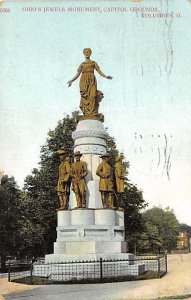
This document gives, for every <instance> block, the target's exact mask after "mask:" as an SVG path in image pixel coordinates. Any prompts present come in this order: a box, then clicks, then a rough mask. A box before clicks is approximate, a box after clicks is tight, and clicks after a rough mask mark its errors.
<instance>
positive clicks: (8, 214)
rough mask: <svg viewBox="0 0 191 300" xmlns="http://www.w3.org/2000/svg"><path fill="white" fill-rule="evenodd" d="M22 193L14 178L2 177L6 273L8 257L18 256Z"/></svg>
mask: <svg viewBox="0 0 191 300" xmlns="http://www.w3.org/2000/svg"><path fill="white" fill-rule="evenodd" d="M20 203H21V191H20V190H19V188H18V186H17V184H16V182H15V180H14V178H13V177H10V178H9V177H8V176H7V175H5V176H3V177H2V180H1V185H0V256H1V269H2V271H5V262H6V257H7V256H8V255H17V250H18V245H19V226H20V225H19V222H20Z"/></svg>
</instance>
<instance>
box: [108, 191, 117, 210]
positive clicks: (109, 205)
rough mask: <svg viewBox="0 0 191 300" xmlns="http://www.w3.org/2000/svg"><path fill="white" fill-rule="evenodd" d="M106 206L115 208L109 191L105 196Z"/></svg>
mask: <svg viewBox="0 0 191 300" xmlns="http://www.w3.org/2000/svg"><path fill="white" fill-rule="evenodd" d="M107 207H108V208H115V207H114V200H113V193H109V195H108V198H107Z"/></svg>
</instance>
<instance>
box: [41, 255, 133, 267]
mask: <svg viewBox="0 0 191 300" xmlns="http://www.w3.org/2000/svg"><path fill="white" fill-rule="evenodd" d="M100 258H102V259H103V260H129V262H128V264H129V265H133V264H134V255H133V254H131V253H116V254H114V253H110V254H107V253H100V254H96V253H89V254H87V253H86V254H79V253H76V254H75V253H73V254H47V255H46V256H45V264H52V263H55V264H57V263H64V262H83V261H97V260H98V261H99V260H100Z"/></svg>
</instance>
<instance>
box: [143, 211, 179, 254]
mask: <svg viewBox="0 0 191 300" xmlns="http://www.w3.org/2000/svg"><path fill="white" fill-rule="evenodd" d="M143 220H144V232H143V234H142V236H141V240H142V246H141V250H142V251H145V250H147V251H152V252H155V253H160V252H161V251H166V250H167V251H170V250H172V249H173V248H175V247H176V244H177V236H178V232H179V223H178V220H177V218H176V216H175V214H174V212H173V210H170V209H169V208H166V209H162V208H160V207H153V208H151V209H148V210H147V211H145V212H144V213H143ZM145 241H147V245H146V247H145Z"/></svg>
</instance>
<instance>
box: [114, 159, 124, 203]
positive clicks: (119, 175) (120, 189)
mask: <svg viewBox="0 0 191 300" xmlns="http://www.w3.org/2000/svg"><path fill="white" fill-rule="evenodd" d="M114 170H115V185H116V192H117V196H118V197H117V200H118V207H119V208H121V206H122V195H123V193H124V180H125V172H124V167H123V163H122V156H120V155H119V156H117V157H116V159H115V167H114Z"/></svg>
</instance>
